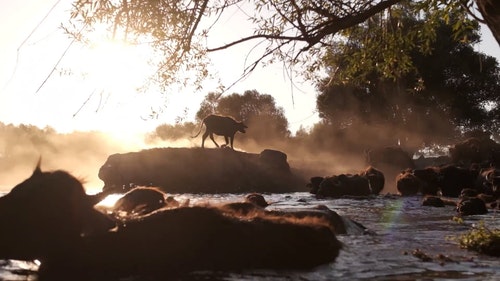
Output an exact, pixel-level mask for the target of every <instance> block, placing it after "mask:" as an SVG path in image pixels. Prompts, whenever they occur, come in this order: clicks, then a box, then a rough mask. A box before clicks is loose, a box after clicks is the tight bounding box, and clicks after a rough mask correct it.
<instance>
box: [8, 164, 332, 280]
mask: <svg viewBox="0 0 500 281" xmlns="http://www.w3.org/2000/svg"><path fill="white" fill-rule="evenodd" d="M93 203H94V201H93V199H92V198H90V197H89V196H88V195H86V194H85V191H84V188H83V186H82V184H81V183H80V181H78V180H77V179H76V178H74V177H73V176H71V175H70V174H69V173H67V172H65V171H55V172H42V171H41V170H40V168H39V166H38V167H37V168H36V169H35V171H34V172H33V174H32V175H31V177H30V178H28V179H27V180H25V181H24V182H22V183H20V184H18V185H17V186H15V187H14V188H13V189H12V190H11V191H10V193H8V194H7V195H5V196H3V197H1V198H0V228H1V229H2V231H1V232H0V259H18V260H34V259H37V260H39V261H40V262H41V266H40V269H39V275H41V276H45V277H47V279H54V278H58V277H59V278H61V277H64V276H68V274H71V275H75V276H81V277H86V278H88V279H91V278H92V277H96V276H97V277H99V278H104V276H108V275H112V277H124V276H130V275H138V274H164V273H168V274H169V276H175V275H176V274H183V273H188V272H191V271H196V270H229V271H230V270H245V269H307V268H312V267H315V266H318V265H321V264H324V263H328V262H332V261H334V260H335V259H336V257H337V256H338V254H339V250H340V249H341V243H340V242H339V241H338V240H337V238H336V236H335V234H334V232H333V230H332V227H331V226H330V224H329V222H328V221H327V220H324V219H320V218H316V217H315V218H312V219H311V218H310V217H308V216H305V217H304V218H302V219H297V218H293V219H288V218H287V217H285V216H280V217H279V216H278V217H277V216H276V215H273V216H270V215H267V214H266V213H265V212H264V213H261V214H259V215H258V216H250V217H241V216H235V215H230V214H228V213H227V212H223V211H222V210H221V209H220V208H217V207H211V206H192V207H187V206H182V207H179V208H166V209H159V210H156V211H154V212H151V213H149V214H147V215H143V216H137V217H129V218H127V219H126V220H123V221H122V220H114V219H113V218H112V217H109V216H107V215H106V214H103V213H101V212H99V211H97V210H95V209H94V207H93Z"/></svg>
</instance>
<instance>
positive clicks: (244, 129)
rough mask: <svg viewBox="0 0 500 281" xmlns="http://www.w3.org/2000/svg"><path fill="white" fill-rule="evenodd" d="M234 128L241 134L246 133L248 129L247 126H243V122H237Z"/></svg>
mask: <svg viewBox="0 0 500 281" xmlns="http://www.w3.org/2000/svg"><path fill="white" fill-rule="evenodd" d="M236 128H237V129H238V131H240V132H242V133H246V129H248V126H247V125H245V124H243V122H237V123H236Z"/></svg>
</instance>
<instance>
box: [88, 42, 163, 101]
mask: <svg viewBox="0 0 500 281" xmlns="http://www.w3.org/2000/svg"><path fill="white" fill-rule="evenodd" d="M151 55H152V51H151V50H150V49H149V47H148V46H145V45H133V44H129V43H127V42H125V41H121V40H113V39H101V40H99V41H96V42H94V43H92V44H91V45H90V46H88V47H87V48H84V49H81V55H79V56H78V57H79V62H78V64H79V65H80V67H81V68H82V71H83V73H84V75H86V77H85V79H86V80H87V81H88V82H90V83H94V84H95V85H96V86H98V87H101V88H103V89H105V90H107V91H111V92H122V91H130V90H137V89H138V88H140V87H141V86H142V85H143V84H144V81H145V79H146V78H147V77H148V76H150V75H152V73H153V71H154V68H153V67H152V66H151V64H150V63H149V61H150V60H151Z"/></svg>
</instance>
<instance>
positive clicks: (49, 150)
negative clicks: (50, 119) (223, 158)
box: [0, 123, 192, 193]
mask: <svg viewBox="0 0 500 281" xmlns="http://www.w3.org/2000/svg"><path fill="white" fill-rule="evenodd" d="M0 135H1V138H0V192H7V191H9V190H10V189H11V188H13V187H14V186H15V185H17V184H18V183H20V182H22V181H23V180H25V179H26V178H28V177H30V176H31V174H32V172H33V170H34V168H35V167H36V165H37V163H38V161H39V159H41V169H42V171H50V170H65V171H68V172H70V173H71V174H72V175H74V176H75V177H77V178H79V179H80V180H81V181H82V182H83V183H84V187H85V189H86V191H87V192H88V193H96V192H99V191H101V188H102V187H103V185H104V183H103V182H102V181H101V180H100V179H99V177H98V176H97V175H98V172H99V168H100V167H101V166H102V165H103V164H104V163H105V162H106V159H107V158H108V156H110V155H112V154H115V153H124V152H132V151H140V150H143V149H148V148H152V147H166V146H169V147H183V146H191V145H192V143H191V140H190V139H187V138H186V139H184V140H176V141H163V140H154V141H153V140H150V141H147V142H146V141H145V137H144V135H134V134H127V135H126V136H117V135H108V134H105V133H102V132H72V133H68V134H60V133H57V132H56V131H54V130H53V129H50V128H45V129H40V128H37V127H35V126H26V125H19V126H14V125H3V124H2V123H0Z"/></svg>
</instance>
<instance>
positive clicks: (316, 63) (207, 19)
mask: <svg viewBox="0 0 500 281" xmlns="http://www.w3.org/2000/svg"><path fill="white" fill-rule="evenodd" d="M478 1H481V0H478ZM398 3H406V4H407V5H406V6H407V7H408V8H409V9H410V10H411V12H412V13H414V14H416V15H418V14H431V15H433V18H432V19H431V20H429V21H428V22H426V24H425V26H424V28H423V29H421V30H413V31H412V32H409V33H401V32H398V29H397V28H396V29H394V30H388V32H393V33H394V34H395V38H400V39H401V40H406V41H408V42H410V41H411V40H412V39H413V38H414V37H415V36H417V37H420V39H421V40H424V41H430V40H432V39H433V26H434V25H435V19H439V18H446V17H447V16H448V14H450V13H452V12H453V13H454V14H456V15H458V16H460V18H461V19H462V20H461V21H457V23H460V24H457V25H456V26H455V29H456V30H455V31H457V32H458V31H460V30H463V29H466V28H467V23H469V21H468V20H467V19H468V13H467V12H470V11H471V7H472V6H471V4H472V3H474V1H472V0H468V1H448V0H418V1H405V0H364V1H359V0H351V1H344V0H331V1H318V0H303V1H297V0H292V1H289V0H266V1H263V0H254V1H243V0H221V1H208V0H189V1H186V0H177V1H158V0H121V1H116V0H91V1H89V0H76V1H75V4H74V8H73V11H72V19H76V20H80V21H81V26H75V27H74V28H68V32H70V33H72V34H73V35H74V36H75V38H78V39H81V40H82V41H84V40H85V39H86V36H85V35H86V34H89V33H91V32H92V31H94V30H95V29H96V28H97V27H99V26H100V25H102V24H104V25H106V26H107V27H108V28H109V32H110V33H111V34H112V35H113V37H117V36H121V37H122V38H124V39H126V40H128V41H132V42H136V43H143V42H149V43H150V44H151V45H152V46H153V47H154V48H155V49H156V50H157V51H158V53H159V57H161V61H159V62H158V71H157V77H156V78H157V80H158V82H159V83H160V84H161V85H165V84H171V83H174V82H182V83H186V80H184V78H185V77H180V76H179V75H180V74H182V73H184V72H186V71H194V72H196V73H197V74H198V76H197V79H196V81H195V82H198V83H199V82H200V81H202V80H203V79H204V78H205V77H207V76H208V75H209V72H208V71H207V69H206V64H207V61H206V60H205V59H206V54H207V53H208V52H215V51H220V50H224V49H227V48H230V47H232V46H235V45H238V44H242V43H244V42H250V41H251V42H255V46H258V45H259V46H261V47H262V48H260V49H259V50H262V53H261V54H260V55H258V56H257V59H255V60H254V61H251V62H250V63H249V64H248V65H247V67H246V69H245V70H244V71H243V73H242V75H243V76H244V75H247V74H248V73H250V72H251V71H252V70H253V69H255V67H256V66H257V65H258V64H259V63H266V62H274V61H280V62H282V63H283V64H285V65H287V66H288V67H290V68H293V66H295V65H299V66H301V67H300V68H299V72H300V73H303V74H305V75H306V76H314V75H316V74H317V73H318V72H317V71H316V70H318V68H319V67H321V64H320V62H321V61H320V60H318V58H321V57H322V56H323V54H324V50H325V47H326V46H330V47H332V46H335V44H336V42H337V40H336V39H338V36H343V35H342V34H341V33H342V31H344V30H346V29H348V28H352V27H355V26H357V25H359V24H361V23H364V22H366V21H367V20H369V19H370V18H372V17H373V16H375V15H379V14H381V13H388V14H391V17H397V15H395V14H392V13H391V9H392V7H393V6H395V5H397V4H398ZM495 5H498V4H495ZM235 9H244V10H245V11H247V12H245V14H246V15H247V19H243V20H246V22H251V23H252V24H253V30H250V31H249V34H246V35H243V36H242V38H234V39H232V41H230V43H227V44H222V45H219V46H207V45H206V44H205V43H204V42H206V41H205V38H206V37H208V36H210V35H211V30H212V28H213V27H214V26H217V24H223V23H220V22H218V19H219V18H221V17H222V15H225V14H231V13H232V12H234V10H235ZM243 32H244V31H243ZM407 35H408V36H407ZM373 44H374V45H373V46H374V47H375V48H366V49H365V50H364V52H365V55H364V56H365V57H370V56H372V55H373V54H376V52H378V51H380V50H377V48H376V46H377V43H376V42H373ZM252 49H253V48H252ZM390 52H391V53H392V54H393V55H397V49H395V48H391V49H390ZM392 61H393V60H388V62H389V63H390V62H392ZM302 66H305V67H306V69H307V70H308V71H307V72H304V71H303V68H302ZM392 66H393V65H391V64H382V65H380V66H379V67H380V69H387V68H390V67H392ZM389 73H390V72H389ZM309 78H311V79H312V78H313V77H309Z"/></svg>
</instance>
